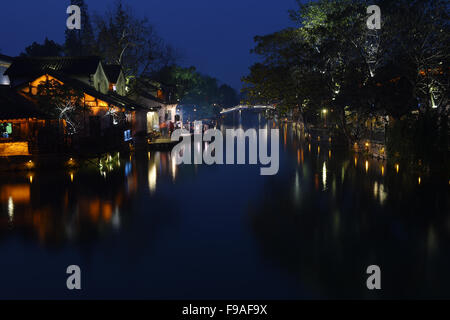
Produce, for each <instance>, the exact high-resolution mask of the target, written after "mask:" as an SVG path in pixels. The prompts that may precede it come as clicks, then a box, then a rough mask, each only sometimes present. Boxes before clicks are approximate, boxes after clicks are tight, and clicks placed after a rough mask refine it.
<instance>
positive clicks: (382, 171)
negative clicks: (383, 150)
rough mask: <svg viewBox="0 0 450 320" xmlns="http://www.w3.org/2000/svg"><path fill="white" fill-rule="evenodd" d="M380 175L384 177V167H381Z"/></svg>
mask: <svg viewBox="0 0 450 320" xmlns="http://www.w3.org/2000/svg"><path fill="white" fill-rule="evenodd" d="M381 175H382V176H384V166H381Z"/></svg>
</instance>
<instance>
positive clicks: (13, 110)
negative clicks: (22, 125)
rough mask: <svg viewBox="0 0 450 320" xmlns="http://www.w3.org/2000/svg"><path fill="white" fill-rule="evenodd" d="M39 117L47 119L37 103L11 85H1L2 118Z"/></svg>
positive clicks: (0, 108) (0, 107) (0, 115)
mask: <svg viewBox="0 0 450 320" xmlns="http://www.w3.org/2000/svg"><path fill="white" fill-rule="evenodd" d="M28 118H39V119H46V118H48V117H46V116H45V115H44V114H43V113H41V112H39V110H38V109H37V107H36V105H35V104H34V103H32V102H31V101H29V100H27V99H26V98H25V97H23V96H22V95H20V94H19V93H17V92H16V91H15V90H14V89H11V87H10V86H0V120H14V119H28Z"/></svg>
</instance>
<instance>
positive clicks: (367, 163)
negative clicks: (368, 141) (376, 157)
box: [366, 160, 369, 172]
mask: <svg viewBox="0 0 450 320" xmlns="http://www.w3.org/2000/svg"><path fill="white" fill-rule="evenodd" d="M368 171H369V161H367V160H366V172H368Z"/></svg>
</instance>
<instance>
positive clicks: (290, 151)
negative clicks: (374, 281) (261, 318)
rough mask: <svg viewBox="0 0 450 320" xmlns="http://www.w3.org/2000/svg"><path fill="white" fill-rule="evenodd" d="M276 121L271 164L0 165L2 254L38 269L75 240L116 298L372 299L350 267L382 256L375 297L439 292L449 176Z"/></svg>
mask: <svg viewBox="0 0 450 320" xmlns="http://www.w3.org/2000/svg"><path fill="white" fill-rule="evenodd" d="M241 125H243V124H242V123H241ZM261 125H262V127H266V126H265V125H264V124H261ZM273 125H274V124H273V122H272V123H270V126H271V127H273ZM222 128H223V129H225V127H222ZM281 129H282V130H283V134H282V135H281V136H280V141H281V142H282V144H284V147H282V148H281V150H280V152H281V154H280V172H279V174H278V175H276V176H271V177H261V176H260V175H259V170H256V169H255V168H254V167H250V166H211V167H209V166H206V165H198V166H196V167H194V166H189V165H181V166H177V165H176V162H175V159H174V158H172V157H171V155H170V153H169V152H162V151H161V152H158V151H155V152H142V153H133V154H132V155H111V157H106V158H105V159H104V160H102V161H98V159H96V160H93V161H92V163H91V165H90V166H88V167H83V168H82V169H77V168H70V169H68V170H67V171H63V172H52V173H49V172H32V171H30V172H28V173H27V172H23V173H14V174H4V173H3V174H2V175H1V180H0V205H1V206H0V207H1V212H0V249H1V250H2V251H1V253H2V259H5V260H4V261H9V262H10V263H11V261H13V262H15V263H16V264H15V265H14V264H13V263H11V266H10V267H9V269H8V271H9V272H10V273H12V274H13V275H14V276H17V277H19V276H20V277H22V276H23V274H22V273H20V272H17V273H15V269H16V268H21V266H22V265H26V264H24V260H26V262H27V263H28V264H29V263H33V261H34V263H36V262H39V265H38V266H37V267H36V268H37V272H43V270H45V269H47V268H51V266H52V265H53V263H55V262H54V261H57V262H58V263H59V264H61V265H63V264H65V263H66V262H67V261H66V260H65V259H63V257H65V256H66V255H71V254H73V252H74V251H75V252H77V250H81V251H82V252H83V253H84V254H85V255H88V256H89V257H91V258H90V259H86V260H88V261H89V265H90V264H92V266H93V267H92V270H91V272H92V274H93V277H95V278H96V281H99V282H98V283H97V286H98V291H96V294H95V295H94V296H95V297H97V298H102V297H104V296H105V295H108V294H110V292H111V291H112V290H109V289H108V288H109V285H110V278H109V277H106V276H103V272H104V270H108V269H109V268H114V266H115V265H117V270H116V273H115V274H114V276H115V277H116V278H115V279H118V280H117V281H121V282H120V290H119V289H117V288H116V289H117V290H116V291H115V292H117V296H114V297H119V298H120V297H125V296H126V297H128V294H130V293H134V294H136V295H137V298H139V297H148V296H149V295H150V296H151V297H152V298H155V297H161V296H164V297H171V298H200V299H201V298H207V297H211V295H212V296H213V297H217V298H236V297H242V298H260V297H261V298H268V299H271V298H272V299H276V298H299V297H308V298H310V297H325V298H329V297H338V298H372V297H374V296H373V294H370V293H368V291H367V290H366V289H365V287H364V285H363V284H364V279H363V280H361V278H362V277H364V276H365V273H364V272H365V268H366V267H367V266H368V265H370V264H380V265H382V270H383V283H384V284H385V286H384V288H383V293H382V294H383V297H385V298H388V297H397V298H398V297H400V298H402V297H405V296H412V297H450V292H449V291H448V288H449V286H448V284H449V283H450V276H449V275H448V268H449V267H450V261H449V257H448V254H447V252H449V249H450V216H449V214H448V211H449V210H448V209H449V200H448V199H449V197H448V186H449V184H448V178H444V179H443V180H444V181H443V182H442V181H440V180H439V179H438V180H436V179H435V178H432V177H426V176H424V175H421V176H420V177H419V178H418V174H417V173H411V172H408V171H407V169H406V167H405V166H403V165H402V170H399V169H400V168H399V166H398V167H397V166H395V164H388V163H386V162H382V161H377V160H374V159H369V158H366V157H364V156H362V155H359V156H355V155H354V154H351V153H350V154H349V153H347V152H345V151H344V150H343V149H341V148H339V147H338V146H333V145H331V144H330V141H329V139H325V138H324V139H322V141H321V142H319V143H317V142H307V143H305V142H304V140H303V139H302V135H303V133H302V132H301V130H299V129H298V128H294V129H293V128H292V127H290V126H287V125H283V127H282V128H281ZM196 147H198V146H196ZM207 147H208V146H207V145H204V146H203V148H207ZM284 148H285V151H284V150H283V149H284ZM320 149H322V150H320ZM441 180H442V179H441ZM14 241H19V242H20V243H21V244H22V247H21V249H20V250H19V251H20V254H21V255H22V254H23V257H20V259H19V258H18V257H17V256H16V255H15V253H14V252H13V251H14V250H16V247H15V245H16V244H15V243H14ZM236 244H238V245H236ZM42 248H44V250H42ZM55 248H57V250H55ZM105 248H106V249H105ZM52 250H55V251H52ZM11 252H13V253H11ZM24 252H25V253H24ZM42 252H45V255H39V254H40V253H42ZM105 252H106V253H105ZM37 255H38V256H39V258H40V259H39V261H36V260H34V259H36V258H35V257H36V256H37ZM97 257H99V258H97ZM3 268H7V266H3ZM22 268H25V266H24V267H22ZM255 271H256V272H255ZM142 274H146V275H147V276H146V278H145V279H142ZM121 279H122V280H121ZM146 279H147V280H146ZM55 281H56V280H55ZM15 283H16V282H14V283H13V282H11V284H10V286H6V287H5V286H4V285H3V288H6V289H5V291H2V288H0V296H5V295H7V294H10V290H9V289H10V288H13V287H14V286H15V285H16V284H15ZM249 283H250V285H249ZM138 284H139V285H138ZM36 286H37V285H36ZM47 287H48V284H47V283H46V282H44V280H43V281H42V282H41V283H40V290H47V289H46V288H47ZM54 287H58V285H57V284H55V285H54ZM182 288H191V289H190V291H189V292H188V293H186V294H185V295H183V293H184V291H183V290H181V289H182ZM48 290H52V289H51V288H49V289H48ZM39 292H41V291H39ZM180 292H182V293H180ZM224 292H226V295H225V296H224ZM121 294H122V296H121ZM55 296H56V297H57V295H56V294H55Z"/></svg>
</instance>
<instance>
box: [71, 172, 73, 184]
mask: <svg viewBox="0 0 450 320" xmlns="http://www.w3.org/2000/svg"><path fill="white" fill-rule="evenodd" d="M70 182H73V172H71V173H70Z"/></svg>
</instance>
